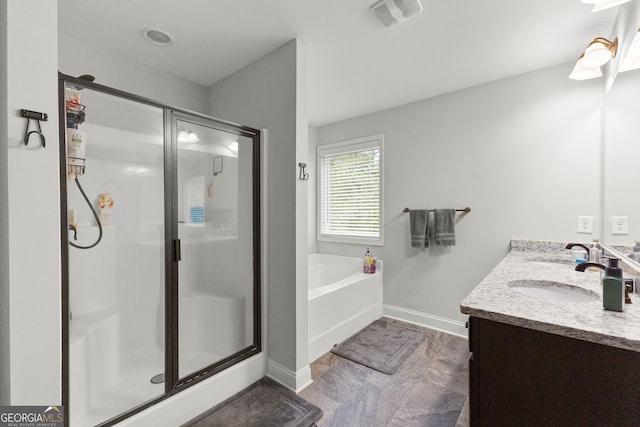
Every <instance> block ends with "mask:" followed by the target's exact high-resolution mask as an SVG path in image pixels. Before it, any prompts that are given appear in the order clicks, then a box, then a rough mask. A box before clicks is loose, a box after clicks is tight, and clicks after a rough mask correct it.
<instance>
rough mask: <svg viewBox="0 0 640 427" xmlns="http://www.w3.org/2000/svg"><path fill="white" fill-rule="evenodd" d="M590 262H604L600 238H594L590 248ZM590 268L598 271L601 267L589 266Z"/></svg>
mask: <svg viewBox="0 0 640 427" xmlns="http://www.w3.org/2000/svg"><path fill="white" fill-rule="evenodd" d="M589 262H593V263H596V264H602V246H600V241H599V240H598V239H593V244H592V245H591V248H590V249H589ZM589 270H591V271H598V270H600V269H599V268H598V267H589Z"/></svg>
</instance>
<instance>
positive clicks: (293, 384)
mask: <svg viewBox="0 0 640 427" xmlns="http://www.w3.org/2000/svg"><path fill="white" fill-rule="evenodd" d="M267 376H268V377H269V378H272V379H274V380H276V381H277V382H279V383H280V384H282V385H283V386H285V387H287V388H288V389H290V390H293V391H295V392H296V393H298V392H299V391H301V390H302V389H304V388H305V387H307V386H308V385H310V384H311V383H312V382H313V381H312V380H311V367H310V366H309V365H305V367H304V368H302V369H300V370H299V371H298V372H294V371H292V370H291V369H289V368H286V367H284V366H282V365H281V364H279V363H278V362H274V361H273V360H271V359H269V360H267Z"/></svg>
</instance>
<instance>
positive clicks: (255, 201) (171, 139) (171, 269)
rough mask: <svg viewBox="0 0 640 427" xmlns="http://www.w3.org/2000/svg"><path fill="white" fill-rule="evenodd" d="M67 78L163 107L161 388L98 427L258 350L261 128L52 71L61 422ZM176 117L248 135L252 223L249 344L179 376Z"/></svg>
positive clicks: (66, 379)
mask: <svg viewBox="0 0 640 427" xmlns="http://www.w3.org/2000/svg"><path fill="white" fill-rule="evenodd" d="M67 82H68V83H72V84H74V85H77V86H79V87H83V88H87V89H92V90H95V91H97V92H101V93H104V94H107V95H112V96H116V97H119V98H123V99H126V100H129V101H132V102H137V103H141V104H145V105H149V106H152V107H156V108H159V109H161V110H162V111H163V130H164V135H163V139H164V215H165V219H164V224H165V229H164V235H165V243H164V275H165V280H164V282H165V283H164V291H165V294H164V297H165V320H164V336H165V348H164V356H165V359H164V362H165V372H164V373H165V389H164V393H163V394H162V395H160V396H158V397H156V398H152V399H151V400H149V401H146V402H144V403H142V404H139V405H137V406H134V407H132V408H129V409H128V410H127V411H126V412H123V413H121V414H118V415H115V416H114V417H112V418H110V419H108V420H105V421H104V422H102V423H100V424H98V427H108V426H113V425H115V424H117V423H119V422H121V421H123V420H125V419H127V418H129V417H131V416H132V415H135V414H137V413H139V412H142V411H144V410H145V409H148V408H150V407H152V406H153V405H155V404H157V403H159V402H162V401H164V400H166V399H168V398H170V397H171V396H173V395H175V394H177V393H179V392H181V391H183V390H186V389H187V388H189V387H191V386H193V385H195V384H198V383H199V382H201V381H203V380H206V379H208V378H211V377H212V376H213V375H215V374H217V373H219V372H221V371H224V370H225V369H227V368H229V367H231V366H233V365H235V364H237V363H239V362H241V361H243V360H246V359H248V358H250V357H252V356H254V355H257V354H259V353H260V352H261V351H262V307H261V301H262V296H261V288H262V283H261V277H262V273H261V260H262V254H261V247H262V246H261V245H262V243H261V226H260V224H261V195H260V187H261V186H260V181H261V168H260V162H261V144H262V140H261V132H260V130H258V129H255V128H251V127H249V126H244V125H239V124H236V123H232V122H229V121H225V120H221V119H217V118H215V117H211V116H207V115H205V114H201V113H197V112H193V111H189V110H186V109H181V108H176V107H172V106H169V105H166V104H162V103H160V102H158V101H154V100H151V99H148V98H144V97H141V96H138V95H134V94H131V93H128V92H124V91H121V90H118V89H114V88H111V87H108V86H104V85H100V84H97V83H93V82H89V81H87V80H82V79H79V78H76V77H72V76H69V75H65V74H63V73H60V72H59V73H58V101H59V102H58V105H59V107H58V108H59V111H58V113H59V129H60V131H59V144H58V146H59V157H60V175H59V179H60V236H61V299H62V311H61V316H62V319H61V320H62V337H61V341H62V405H63V407H64V424H65V425H69V414H70V411H71V410H72V408H71V405H70V370H69V366H70V360H69V353H70V352H69V315H70V310H69V233H68V226H67V224H68V210H67V204H68V199H67V151H66V143H65V141H66V133H65V132H66V126H67V123H66V111H65V100H64V96H65V91H64V89H65V83H67ZM178 119H181V120H183V119H188V120H192V121H196V122H199V123H202V124H203V125H205V126H208V127H211V128H214V129H217V130H220V131H224V132H231V133H234V134H236V135H239V136H244V137H247V138H250V139H251V140H252V148H251V149H252V177H251V182H252V209H253V214H252V225H253V262H252V266H253V344H252V345H249V346H247V347H245V348H243V349H241V350H239V351H237V352H235V353H234V354H232V355H230V356H227V357H225V358H224V359H222V360H220V361H218V362H215V363H213V364H211V365H208V366H206V367H204V368H202V369H200V370H198V371H196V372H193V373H191V374H189V375H186V376H184V377H182V378H180V377H179V371H178V355H179V350H180V349H179V347H178V344H179V340H178V333H179V330H178V284H179V283H178V268H179V265H178V264H179V251H180V240H179V239H178V217H177V200H175V197H176V196H177V195H178V177H177V170H178V165H177V162H178V155H177V154H178V143H177V132H176V129H175V127H174V126H173V122H174V121H175V120H178Z"/></svg>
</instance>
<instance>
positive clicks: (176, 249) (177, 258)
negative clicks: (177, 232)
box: [173, 239, 182, 262]
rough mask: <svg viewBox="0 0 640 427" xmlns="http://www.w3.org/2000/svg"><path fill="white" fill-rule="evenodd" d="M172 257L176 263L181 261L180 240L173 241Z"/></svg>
mask: <svg viewBox="0 0 640 427" xmlns="http://www.w3.org/2000/svg"><path fill="white" fill-rule="evenodd" d="M173 257H174V259H175V261H176V262H178V261H180V260H181V259H182V254H181V253H180V239H175V240H174V241H173Z"/></svg>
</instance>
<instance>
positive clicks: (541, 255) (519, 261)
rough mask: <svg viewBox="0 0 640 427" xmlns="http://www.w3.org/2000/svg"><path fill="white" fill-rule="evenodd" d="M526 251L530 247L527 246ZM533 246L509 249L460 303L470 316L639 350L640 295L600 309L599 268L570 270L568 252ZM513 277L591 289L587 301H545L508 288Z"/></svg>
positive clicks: (572, 268)
mask: <svg viewBox="0 0 640 427" xmlns="http://www.w3.org/2000/svg"><path fill="white" fill-rule="evenodd" d="M527 250H530V251H527ZM567 252H568V251H564V253H549V252H548V251H547V252H545V249H544V248H540V247H536V245H532V246H529V247H528V248H525V249H522V248H520V249H519V250H513V246H512V251H511V252H510V253H509V254H507V256H506V257H505V258H504V259H503V260H502V261H501V262H500V263H499V264H498V265H497V266H496V267H495V268H494V269H493V270H492V271H491V272H490V273H489V274H488V275H487V276H486V277H485V278H484V279H483V280H482V281H481V282H480V284H478V286H476V287H475V288H474V289H473V291H471V293H470V294H469V295H467V297H466V298H465V299H464V300H463V301H462V302H461V303H460V311H461V312H462V313H464V314H468V315H470V316H474V317H479V318H483V319H488V320H495V321H498V322H502V323H507V324H510V325H515V326H521V327H525V328H529V329H534V330H538V331H542V332H549V333H552V334H557V335H563V336H566V337H571V338H577V339H581V340H585V341H591V342H594V343H599V344H604V345H608V346H612V347H619V348H623V349H627V350H633V351H639V352H640V295H638V294H631V299H632V301H633V303H632V304H625V307H624V311H623V312H615V311H608V310H604V309H603V308H602V285H601V282H600V273H599V271H589V270H587V271H585V272H584V273H581V272H578V271H575V270H574V268H575V263H573V262H572V260H571V257H570V255H569V254H568V253H567ZM513 280H544V281H553V282H561V283H566V284H569V285H573V286H577V287H580V288H581V289H582V290H584V292H585V293H596V294H597V296H598V299H597V300H594V301H589V302H580V303H577V302H565V301H549V300H544V299H540V298H537V297H534V296H529V295H525V294H522V293H520V292H518V291H515V290H512V289H510V288H509V286H508V285H507V283H509V282H510V281H513Z"/></svg>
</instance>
